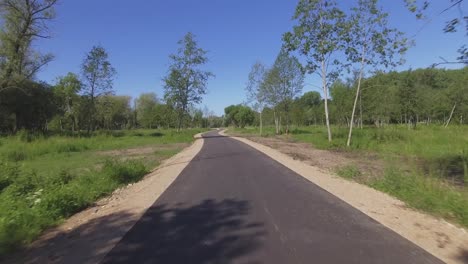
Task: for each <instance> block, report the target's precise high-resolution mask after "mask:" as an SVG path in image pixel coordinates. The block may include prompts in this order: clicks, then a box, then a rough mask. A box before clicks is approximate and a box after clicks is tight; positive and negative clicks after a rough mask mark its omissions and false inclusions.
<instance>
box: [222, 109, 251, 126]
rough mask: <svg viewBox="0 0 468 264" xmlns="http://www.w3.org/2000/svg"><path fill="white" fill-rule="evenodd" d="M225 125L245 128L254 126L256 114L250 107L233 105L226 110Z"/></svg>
mask: <svg viewBox="0 0 468 264" xmlns="http://www.w3.org/2000/svg"><path fill="white" fill-rule="evenodd" d="M224 113H225V114H226V115H225V124H226V125H227V126H230V125H235V126H236V127H240V128H244V127H245V126H246V125H252V123H253V121H254V119H255V113H254V111H252V109H250V107H248V106H244V105H231V106H228V107H226V108H225V109H224Z"/></svg>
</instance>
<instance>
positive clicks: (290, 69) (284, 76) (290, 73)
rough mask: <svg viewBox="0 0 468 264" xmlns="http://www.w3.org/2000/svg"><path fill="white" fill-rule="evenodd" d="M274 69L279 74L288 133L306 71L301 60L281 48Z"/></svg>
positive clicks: (279, 90)
mask: <svg viewBox="0 0 468 264" xmlns="http://www.w3.org/2000/svg"><path fill="white" fill-rule="evenodd" d="M273 69H274V70H276V72H277V74H278V81H279V83H278V86H279V89H276V90H277V91H278V92H279V99H280V103H281V108H282V110H283V112H284V114H285V117H286V133H289V125H290V119H291V118H290V111H291V104H292V103H293V100H294V98H295V97H296V96H298V95H300V94H301V93H302V89H303V87H304V73H303V72H302V67H301V64H300V62H299V60H298V59H297V58H296V57H294V56H291V55H289V54H288V53H287V52H286V51H285V50H281V52H280V54H279V55H278V57H277V58H276V60H275V63H274V65H273Z"/></svg>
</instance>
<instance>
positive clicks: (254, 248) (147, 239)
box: [102, 132, 442, 264]
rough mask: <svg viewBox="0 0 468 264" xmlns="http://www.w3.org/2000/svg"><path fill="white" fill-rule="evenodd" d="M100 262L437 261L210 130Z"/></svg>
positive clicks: (252, 152) (275, 164)
mask: <svg viewBox="0 0 468 264" xmlns="http://www.w3.org/2000/svg"><path fill="white" fill-rule="evenodd" d="M203 137H204V141H205V142H204V145H203V148H202V150H201V151H200V153H199V154H198V155H197V156H196V157H195V158H194V160H193V161H192V162H191V163H190V164H189V165H188V166H187V167H186V168H185V170H184V171H183V172H182V173H181V174H180V175H179V177H178V178H177V179H176V180H175V181H174V183H173V184H172V185H171V186H170V187H169V188H168V189H167V190H166V191H165V192H164V193H163V194H162V195H161V197H160V198H159V199H158V200H157V201H156V202H155V203H154V205H153V206H152V207H151V208H150V209H148V211H147V212H146V213H145V214H144V216H143V217H142V218H141V219H140V220H139V221H138V222H137V223H136V224H135V226H134V227H133V228H132V229H131V230H130V231H129V232H128V233H127V234H126V235H125V236H124V237H123V239H122V240H121V241H120V242H119V243H118V244H117V245H116V246H115V247H114V249H113V250H112V251H111V252H109V253H108V254H107V256H106V257H105V259H104V260H103V261H102V263H176V264H179V263H180V264H191V263H194V264H198V263H272V264H273V263H280V264H283V263H284V264H286V263H363V264H364V263H372V264H376V263H392V264H394V263H400V264H403V263H412V264H414V263H442V262H441V261H440V260H438V259H437V258H435V257H433V256H432V255H430V254H429V253H427V252H426V251H424V250H423V249H421V248H420V247H418V246H416V245H415V244H413V243H411V242H410V241H408V240H406V239H405V238H403V237H401V236H399V235H398V234H396V233H395V232H393V231H391V230H390V229H388V228H386V227H384V226H383V225H381V224H379V223H378V222H376V221H374V220H373V219H371V218H370V217H368V216H367V215H365V214H363V213H362V212H360V211H358V210H357V209H355V208H353V207H351V206H350V205H348V204H346V203H345V202H343V201H341V200H340V199H338V198H336V197H335V196H333V195H332V194H330V193H328V192H327V191H325V190H323V189H321V188H320V187H318V186H317V185H315V184H313V183H311V182H309V181H307V180H306V179H304V178H303V177H301V176H299V175H297V174H296V173H294V172H293V171H291V170H290V169H288V168H286V167H285V166H283V165H281V164H279V163H278V162H276V161H274V160H272V159H271V158H269V157H268V156H266V155H264V154H263V153H260V152H259V151H257V150H255V149H253V148H251V147H250V146H248V145H246V144H243V143H241V142H239V141H236V140H234V139H231V138H228V137H223V136H220V135H219V134H218V133H217V132H209V133H206V134H204V135H203Z"/></svg>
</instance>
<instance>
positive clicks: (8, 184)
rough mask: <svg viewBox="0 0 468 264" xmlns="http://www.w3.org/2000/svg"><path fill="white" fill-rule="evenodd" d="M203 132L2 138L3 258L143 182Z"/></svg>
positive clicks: (0, 224)
mask: <svg viewBox="0 0 468 264" xmlns="http://www.w3.org/2000/svg"><path fill="white" fill-rule="evenodd" d="M199 132H200V131H199V130H186V131H183V132H180V133H178V132H175V131H172V130H157V131H156V130H133V131H116V132H98V133H96V134H95V135H93V136H92V137H78V136H76V137H71V136H51V137H47V138H46V137H43V136H31V135H29V134H26V133H19V134H18V135H17V136H14V137H2V138H0V256H1V255H3V254H5V253H7V252H9V251H11V250H12V249H14V248H16V247H18V246H20V245H24V244H27V243H29V242H31V241H32V240H33V239H35V238H36V237H37V236H38V235H39V234H40V233H41V232H42V231H43V230H44V229H45V228H48V227H50V226H53V225H56V224H58V223H60V221H62V220H63V219H65V218H67V217H69V216H71V215H72V214H74V213H76V212H78V211H80V210H82V209H84V208H86V207H88V206H89V205H91V204H93V203H94V202H95V201H96V200H97V199H99V198H100V197H103V196H105V195H108V194H110V193H112V192H113V191H114V190H115V189H117V188H119V187H121V186H123V185H125V184H129V183H132V182H136V181H138V180H140V179H141V178H142V177H143V176H144V175H145V174H147V173H148V172H149V171H150V170H151V169H152V168H154V167H155V166H157V165H158V164H159V162H160V161H161V160H163V159H166V158H168V157H170V156H172V155H174V154H175V153H177V152H178V151H180V150H181V148H183V147H184V146H186V145H187V144H188V143H190V142H192V141H193V135H195V134H197V133H199ZM184 143H185V144H184Z"/></svg>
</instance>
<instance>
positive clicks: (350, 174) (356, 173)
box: [337, 165, 362, 180]
mask: <svg viewBox="0 0 468 264" xmlns="http://www.w3.org/2000/svg"><path fill="white" fill-rule="evenodd" d="M337 174H338V176H340V177H343V178H345V179H349V180H356V179H358V178H359V177H360V176H362V173H361V171H360V170H359V168H358V167H356V166H353V165H348V166H344V167H341V168H339V169H338V170H337Z"/></svg>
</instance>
